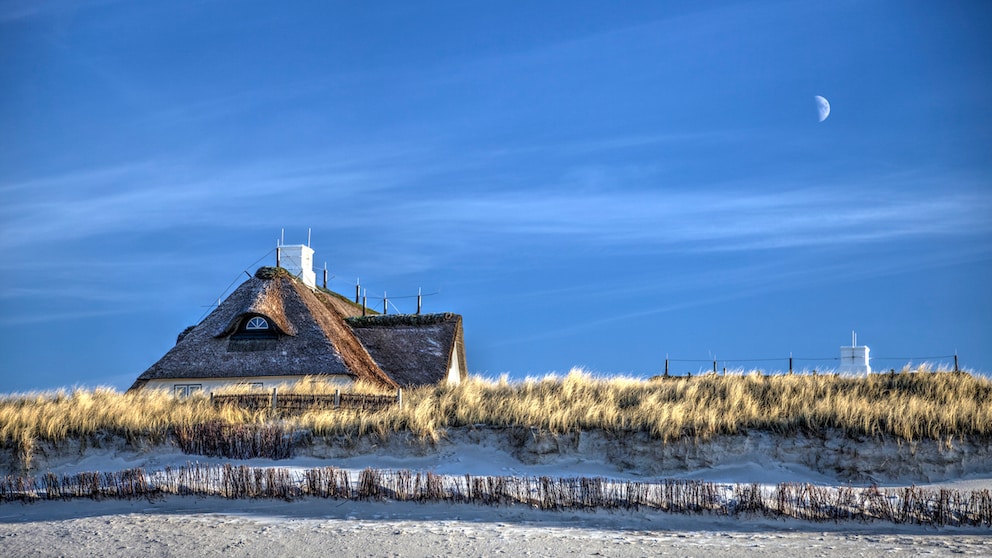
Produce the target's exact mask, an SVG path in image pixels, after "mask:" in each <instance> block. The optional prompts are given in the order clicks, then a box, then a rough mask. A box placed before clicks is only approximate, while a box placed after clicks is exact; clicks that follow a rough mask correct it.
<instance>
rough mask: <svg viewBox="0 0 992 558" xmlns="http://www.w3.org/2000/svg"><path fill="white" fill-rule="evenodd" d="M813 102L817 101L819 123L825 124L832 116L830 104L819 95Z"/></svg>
mask: <svg viewBox="0 0 992 558" xmlns="http://www.w3.org/2000/svg"><path fill="white" fill-rule="evenodd" d="M813 100H814V101H816V112H817V113H818V114H819V116H820V120H819V121H820V122H823V121H824V120H826V119H827V117H828V116H830V103H829V102H828V101H827V100H826V99H824V98H823V97H821V96H819V95H817V96H815V97H813Z"/></svg>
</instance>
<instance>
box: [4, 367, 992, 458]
mask: <svg viewBox="0 0 992 558" xmlns="http://www.w3.org/2000/svg"><path fill="white" fill-rule="evenodd" d="M282 389H283V390H286V391H287V392H296V393H333V391H334V389H335V388H334V386H330V385H327V384H324V383H322V382H317V381H313V380H307V381H304V382H300V383H298V384H295V385H291V386H284V387H283V388H282ZM354 389H355V390H357V391H359V392H371V391H374V389H373V388H371V387H370V386H356V387H355V388H354ZM229 391H230V390H229ZM281 391H282V390H281ZM403 399H404V405H403V407H402V408H399V407H393V408H390V409H386V410H382V411H376V412H370V411H357V410H337V411H335V410H330V411H311V412H306V413H303V414H299V415H294V416H284V417H280V416H275V415H273V414H272V413H271V412H269V411H268V410H261V411H254V412H250V411H246V410H243V409H239V408H236V407H230V406H225V407H220V408H216V407H215V406H213V405H211V403H210V399H209V396H208V395H206V394H198V395H196V396H193V397H190V398H187V399H176V398H174V397H173V396H172V395H171V394H170V393H168V392H164V391H141V392H136V393H120V392H117V391H115V390H113V389H109V388H98V389H94V390H84V389H76V390H73V391H71V392H69V391H58V392H54V393H39V394H12V395H7V396H0V446H3V447H6V448H16V449H17V450H18V452H19V454H20V456H21V457H22V459H25V460H28V461H29V460H30V455H31V452H32V448H33V447H34V444H35V443H36V442H38V441H48V442H54V443H59V442H60V441H63V440H66V439H70V438H80V439H84V440H85V439H87V438H88V437H93V436H120V437H124V438H126V439H129V440H150V441H152V442H154V441H156V440H163V439H165V438H166V437H167V436H169V435H170V434H172V433H174V432H176V431H177V430H179V429H183V428H185V429H189V428H191V427H193V426H195V425H200V424H206V423H221V424H230V425H239V424H274V423H278V424H280V425H281V426H283V427H286V428H291V429H305V430H309V431H310V432H312V433H313V435H314V436H332V435H342V434H343V435H349V436H352V435H355V436H360V435H364V434H370V433H374V434H378V435H380V436H389V435H390V434H392V433H395V432H410V433H412V434H414V435H416V436H419V437H421V438H423V439H427V440H437V439H438V438H439V437H441V436H443V435H444V431H445V429H447V428H452V427H459V426H470V425H487V426H496V427H529V428H537V429H541V430H544V431H548V432H552V433H563V432H572V431H582V430H606V431H611V432H617V433H621V432H644V433H648V434H649V435H650V436H651V437H653V438H655V439H658V440H662V441H673V440H678V439H681V438H697V439H702V440H705V439H710V438H713V437H715V436H720V435H735V434H743V433H746V432H749V431H765V432H773V433H780V434H784V435H789V434H795V433H805V434H817V433H823V432H827V431H841V432H843V433H845V434H846V435H848V436H851V437H895V438H897V439H901V440H907V441H911V440H920V439H933V440H942V441H943V440H953V439H980V440H987V439H992V381H990V380H989V379H988V378H984V377H981V376H974V375H971V374H968V373H959V372H944V371H932V370H929V369H926V368H922V369H916V370H904V371H902V372H900V373H895V374H872V375H869V376H867V377H843V376H837V375H833V374H821V375H806V374H789V375H763V374H760V373H743V372H738V373H732V374H727V375H715V374H706V375H701V376H692V377H671V378H666V379H653V380H640V379H631V378H596V377H593V376H592V375H590V374H588V373H586V372H583V371H581V370H573V371H572V372H570V373H569V374H568V375H566V376H564V377H560V376H548V377H545V378H541V379H528V380H525V381H520V382H510V381H508V380H507V379H506V378H505V377H504V378H502V379H499V380H491V379H484V378H479V377H472V378H470V379H469V380H467V381H464V382H462V383H461V384H459V385H457V386H434V387H424V388H418V389H412V390H405V391H404V394H403Z"/></svg>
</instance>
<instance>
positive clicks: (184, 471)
mask: <svg viewBox="0 0 992 558" xmlns="http://www.w3.org/2000/svg"><path fill="white" fill-rule="evenodd" d="M164 495H180V496H200V497H203V496H214V497H223V498H232V499H233V498H278V499H283V500H293V499H298V498H306V497H310V498H334V499H343V500H386V499H388V500H394V501H414V502H446V503H453V504H457V503H472V504H477V505H490V506H508V505H510V506H512V505H520V504H522V505H526V506H528V507H533V508H538V509H542V510H555V511H562V510H596V509H627V510H644V509H647V510H657V511H663V512H669V513H688V514H713V515H721V516H731V517H740V516H753V515H761V516H768V517H792V518H796V519H802V520H807V521H839V520H856V521H874V520H882V521H889V522H893V523H910V524H919V525H929V526H944V525H952V526H973V527H975V526H977V527H992V492H990V491H989V490H987V489H985V490H972V491H959V490H949V489H940V488H919V487H915V486H913V487H907V488H888V489H885V488H881V489H880V488H877V487H874V486H872V487H868V488H855V487H842V488H840V489H833V488H829V487H822V486H816V485H812V484H808V483H780V484H778V485H776V486H775V487H773V488H768V489H765V488H763V487H761V486H760V485H757V484H735V485H725V484H716V483H710V482H704V481H698V480H685V479H662V480H660V481H654V482H638V481H631V480H612V479H604V478H587V477H549V476H537V477H535V476H525V477H521V476H499V477H493V476H471V475H464V476H446V475H437V474H434V473H432V472H430V471H426V472H412V471H406V470H399V471H391V470H390V471H384V470H377V469H365V470H363V471H360V472H358V473H357V478H356V477H355V475H352V474H350V473H349V472H348V471H346V470H342V469H335V468H333V467H324V468H316V469H306V470H303V471H295V472H294V471H291V470H290V469H286V468H274V467H268V468H257V467H248V466H245V465H233V464H230V463H227V464H224V465H208V464H200V463H191V464H187V465H185V466H182V467H177V468H171V469H166V470H164V471H156V472H151V473H146V472H145V471H144V470H142V469H128V470H125V471H119V472H114V473H99V472H85V473H77V474H74V475H55V474H52V473H48V474H45V475H42V476H41V477H37V478H36V477H24V476H19V477H14V476H7V477H4V478H0V505H3V504H4V503H7V502H24V503H29V502H35V501H38V500H73V499H80V498H89V499H103V498H118V499H132V498H150V497H156V496H164Z"/></svg>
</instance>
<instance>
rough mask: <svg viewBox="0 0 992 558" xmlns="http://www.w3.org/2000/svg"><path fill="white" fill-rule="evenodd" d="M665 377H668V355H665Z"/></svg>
mask: <svg viewBox="0 0 992 558" xmlns="http://www.w3.org/2000/svg"><path fill="white" fill-rule="evenodd" d="M665 377H666V378H667V377H668V357H665Z"/></svg>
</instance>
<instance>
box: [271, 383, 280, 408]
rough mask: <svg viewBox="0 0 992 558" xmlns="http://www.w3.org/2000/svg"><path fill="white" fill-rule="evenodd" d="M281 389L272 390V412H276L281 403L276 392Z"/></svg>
mask: <svg viewBox="0 0 992 558" xmlns="http://www.w3.org/2000/svg"><path fill="white" fill-rule="evenodd" d="M277 389H279V388H272V411H273V412H274V411H275V410H276V405H277V404H278V403H279V401H278V397H277V396H276V390H277Z"/></svg>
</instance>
